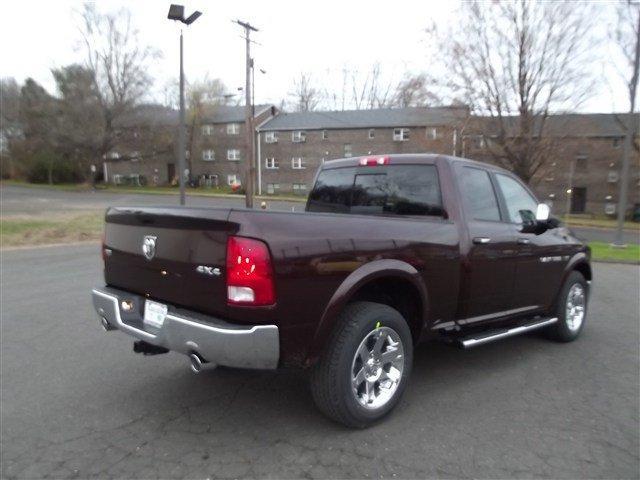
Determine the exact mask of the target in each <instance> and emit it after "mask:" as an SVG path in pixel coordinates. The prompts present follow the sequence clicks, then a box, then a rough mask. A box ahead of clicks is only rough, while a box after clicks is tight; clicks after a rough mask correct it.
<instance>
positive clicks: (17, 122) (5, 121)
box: [0, 78, 23, 178]
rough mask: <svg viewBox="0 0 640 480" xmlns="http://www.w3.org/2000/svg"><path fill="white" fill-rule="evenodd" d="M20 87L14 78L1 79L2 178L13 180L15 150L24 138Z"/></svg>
mask: <svg viewBox="0 0 640 480" xmlns="http://www.w3.org/2000/svg"><path fill="white" fill-rule="evenodd" d="M20 105H21V101H20V86H19V85H18V82H16V80H15V79H14V78H2V79H0V137H1V138H0V140H1V141H2V144H1V146H0V162H2V166H1V168H0V170H1V172H2V177H3V178H5V177H9V178H13V177H14V176H15V165H14V155H13V153H14V152H13V150H15V147H16V140H18V139H20V138H22V135H23V127H22V122H21V118H20V110H21V108H20Z"/></svg>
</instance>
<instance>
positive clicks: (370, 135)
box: [367, 128, 376, 140]
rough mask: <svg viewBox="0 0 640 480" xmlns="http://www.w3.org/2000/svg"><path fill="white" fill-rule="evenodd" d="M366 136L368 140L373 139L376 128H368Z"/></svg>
mask: <svg viewBox="0 0 640 480" xmlns="http://www.w3.org/2000/svg"><path fill="white" fill-rule="evenodd" d="M367 138H368V139H369V140H373V139H374V138H376V130H375V128H370V129H369V132H368V133H367Z"/></svg>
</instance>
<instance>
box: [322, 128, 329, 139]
mask: <svg viewBox="0 0 640 480" xmlns="http://www.w3.org/2000/svg"><path fill="white" fill-rule="evenodd" d="M328 138H329V132H327V131H326V130H322V139H323V140H326V139H328Z"/></svg>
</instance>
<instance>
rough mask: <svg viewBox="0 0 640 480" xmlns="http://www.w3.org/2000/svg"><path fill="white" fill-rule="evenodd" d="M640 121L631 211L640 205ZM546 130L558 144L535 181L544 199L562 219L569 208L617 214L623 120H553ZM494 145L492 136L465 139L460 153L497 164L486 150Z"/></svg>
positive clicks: (632, 170) (631, 182)
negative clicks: (568, 191) (633, 207)
mask: <svg viewBox="0 0 640 480" xmlns="http://www.w3.org/2000/svg"><path fill="white" fill-rule="evenodd" d="M639 119H640V115H636V118H635V125H636V127H635V128H634V129H635V131H636V135H635V142H634V143H635V147H632V151H631V165H630V167H631V168H630V169H629V174H630V178H629V179H628V181H629V197H628V205H629V208H631V207H632V206H633V205H634V204H636V203H640V151H639V147H640V145H639V143H638V141H639V140H640V131H638V128H637V125H638V120H639ZM468 130H473V127H470V128H468ZM485 130H486V129H485ZM546 130H547V132H548V135H549V137H551V138H552V139H553V141H554V143H555V144H554V147H553V152H554V155H553V157H552V158H549V159H548V160H547V161H546V162H545V164H544V165H543V166H542V167H541V168H540V170H539V172H538V173H537V174H536V175H535V176H534V178H533V179H532V181H531V182H530V183H531V186H532V188H533V189H534V191H535V192H536V194H537V195H538V197H539V198H540V200H543V201H545V202H546V203H548V204H549V205H550V206H552V207H553V212H554V213H556V214H563V213H565V212H566V210H567V208H569V211H570V213H574V214H582V213H589V214H595V215H611V216H612V215H615V214H616V207H617V203H618V199H619V188H620V185H619V182H620V171H621V168H622V157H623V152H624V148H623V147H624V135H625V133H624V129H623V127H622V125H621V123H620V118H618V115H616V114H567V115H554V116H553V117H551V118H550V119H549V121H548V128H547V129H546ZM490 141H491V138H490V137H488V138H485V137H484V136H482V135H478V134H477V133H473V132H471V133H470V134H467V135H463V138H462V146H461V154H462V156H463V157H467V158H472V159H475V160H481V161H486V162H492V158H491V156H490V155H489V153H488V151H487V142H490ZM569 189H570V190H571V193H570V194H568V193H567V190H569Z"/></svg>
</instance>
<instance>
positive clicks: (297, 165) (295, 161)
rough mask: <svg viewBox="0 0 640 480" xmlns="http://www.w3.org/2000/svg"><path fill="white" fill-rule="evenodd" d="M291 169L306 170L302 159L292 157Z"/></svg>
mask: <svg viewBox="0 0 640 480" xmlns="http://www.w3.org/2000/svg"><path fill="white" fill-rule="evenodd" d="M291 168H293V169H295V170H301V169H303V168H306V167H305V166H304V159H303V158H302V157H293V158H292V159H291Z"/></svg>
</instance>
